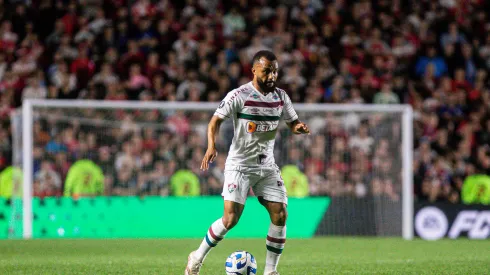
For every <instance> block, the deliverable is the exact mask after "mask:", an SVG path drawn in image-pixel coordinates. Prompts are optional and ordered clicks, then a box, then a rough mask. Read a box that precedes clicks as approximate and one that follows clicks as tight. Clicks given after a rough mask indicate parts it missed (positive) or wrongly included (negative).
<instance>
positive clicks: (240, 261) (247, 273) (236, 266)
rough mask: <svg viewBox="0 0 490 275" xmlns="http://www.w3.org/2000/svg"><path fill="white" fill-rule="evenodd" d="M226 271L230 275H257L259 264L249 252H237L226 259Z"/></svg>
mask: <svg viewBox="0 0 490 275" xmlns="http://www.w3.org/2000/svg"><path fill="white" fill-rule="evenodd" d="M225 271H226V274H228V275H254V274H257V262H256V261H255V257H254V256H253V255H252V254H250V253H248V252H247V251H236V252H233V253H231V255H230V256H228V259H226V263H225Z"/></svg>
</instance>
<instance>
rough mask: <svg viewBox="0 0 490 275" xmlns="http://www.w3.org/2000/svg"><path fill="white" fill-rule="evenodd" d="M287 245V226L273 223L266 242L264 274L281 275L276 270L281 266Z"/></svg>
mask: <svg viewBox="0 0 490 275" xmlns="http://www.w3.org/2000/svg"><path fill="white" fill-rule="evenodd" d="M285 243H286V226H278V225H275V224H273V223H271V224H270V226H269V232H268V233H267V240H266V248H267V255H266V259H265V269H264V274H279V273H277V271H276V268H277V265H278V264H279V258H280V257H281V254H282V250H283V249H284V245H285ZM274 272H276V273H274Z"/></svg>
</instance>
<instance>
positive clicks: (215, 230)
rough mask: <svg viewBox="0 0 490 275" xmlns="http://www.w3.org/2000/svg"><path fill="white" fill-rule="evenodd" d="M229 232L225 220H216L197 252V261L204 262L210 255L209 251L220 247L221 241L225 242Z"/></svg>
mask: <svg viewBox="0 0 490 275" xmlns="http://www.w3.org/2000/svg"><path fill="white" fill-rule="evenodd" d="M227 232H228V229H227V228H226V227H225V225H224V224H223V220H222V219H221V218H219V219H218V220H216V221H215V222H214V223H213V224H212V225H211V227H209V229H208V232H207V233H206V236H205V237H204V239H203V241H202V243H201V245H200V246H199V248H198V249H197V250H196V253H195V257H196V259H198V260H199V261H201V262H202V261H204V258H206V255H207V254H208V253H209V251H210V250H211V249H212V248H213V247H215V246H216V245H218V243H219V242H220V241H221V240H223V238H224V237H225V235H226V233H227Z"/></svg>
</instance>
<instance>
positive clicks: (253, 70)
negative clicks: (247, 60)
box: [252, 65, 255, 75]
mask: <svg viewBox="0 0 490 275" xmlns="http://www.w3.org/2000/svg"><path fill="white" fill-rule="evenodd" d="M252 73H253V74H254V75H255V65H252Z"/></svg>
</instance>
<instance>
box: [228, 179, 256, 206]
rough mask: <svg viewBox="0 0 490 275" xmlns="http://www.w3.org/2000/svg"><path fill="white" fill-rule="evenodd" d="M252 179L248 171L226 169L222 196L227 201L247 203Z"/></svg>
mask: <svg viewBox="0 0 490 275" xmlns="http://www.w3.org/2000/svg"><path fill="white" fill-rule="evenodd" d="M251 180H252V179H251V175H249V174H247V173H243V172H241V171H235V170H227V171H225V182H224V184H223V192H222V193H221V196H223V199H224V200H225V201H231V202H235V203H239V204H242V205H245V201H246V200H247V195H248V190H249V189H250V182H251Z"/></svg>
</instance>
